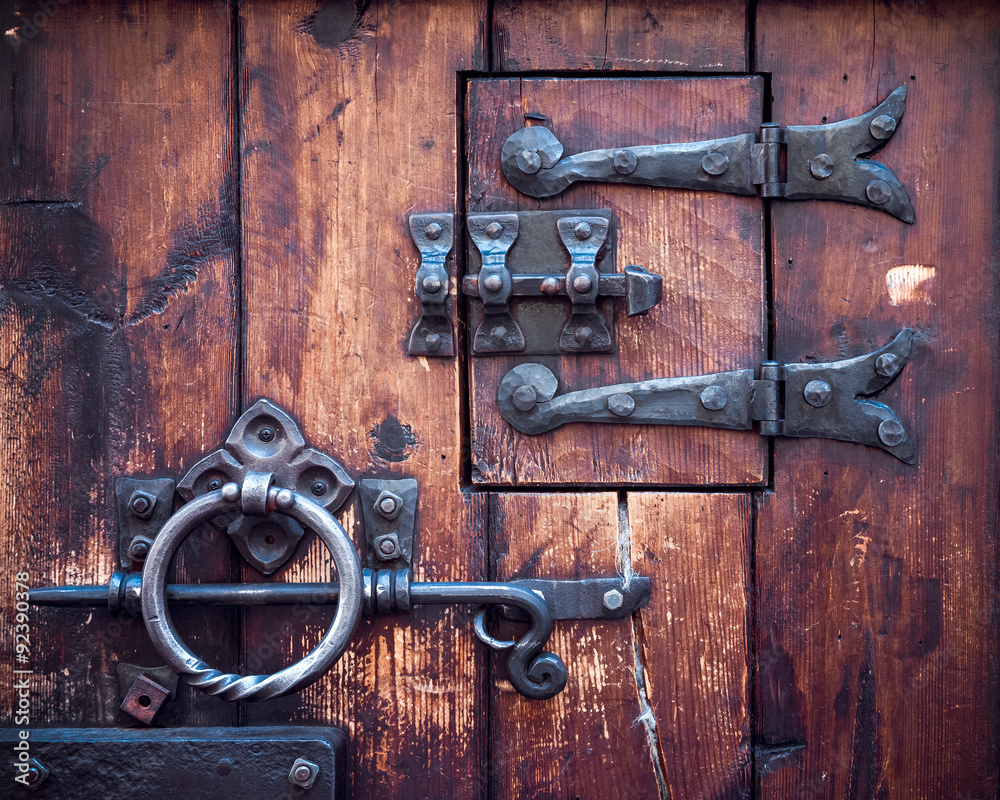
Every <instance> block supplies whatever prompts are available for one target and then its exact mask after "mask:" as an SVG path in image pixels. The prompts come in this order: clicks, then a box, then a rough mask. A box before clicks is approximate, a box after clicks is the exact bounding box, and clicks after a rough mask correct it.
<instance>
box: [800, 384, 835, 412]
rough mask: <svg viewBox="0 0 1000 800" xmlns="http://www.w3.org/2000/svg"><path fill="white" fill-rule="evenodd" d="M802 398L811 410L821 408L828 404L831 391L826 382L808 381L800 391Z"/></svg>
mask: <svg viewBox="0 0 1000 800" xmlns="http://www.w3.org/2000/svg"><path fill="white" fill-rule="evenodd" d="M802 396H803V397H804V398H805V399H806V402H807V403H808V404H809V405H811V406H812V407H813V408H822V407H823V406H825V405H826V404H827V403H829V402H830V398H831V397H832V396H833V389H831V388H830V384H828V383H827V382H826V381H809V383H807V384H806V385H805V388H803V390H802Z"/></svg>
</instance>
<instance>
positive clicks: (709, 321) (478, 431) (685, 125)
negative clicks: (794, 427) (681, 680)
mask: <svg viewBox="0 0 1000 800" xmlns="http://www.w3.org/2000/svg"><path fill="white" fill-rule="evenodd" d="M762 86H763V83H762V81H761V79H759V78H756V77H746V78H712V79H693V78H674V79H623V80H617V79H616V80H607V79H527V78H525V79H516V78H515V79H499V80H473V81H471V82H470V84H469V93H468V99H467V105H468V112H467V119H466V130H467V137H466V141H467V147H468V165H469V172H468V174H469V179H468V187H469V211H470V212H480V211H506V210H531V209H552V208H569V209H576V208H611V209H613V210H614V213H615V215H616V218H617V220H618V228H617V231H616V236H617V238H618V261H619V267H618V268H619V270H621V269H623V268H624V265H626V264H641V265H643V266H645V267H646V268H647V269H648V270H650V271H651V272H655V273H658V274H660V275H662V276H663V284H664V288H663V302H662V303H661V304H660V305H658V306H657V307H655V308H654V309H653V310H652V311H651V312H650V313H649V314H648V315H647V316H643V317H632V318H627V317H626V316H625V315H624V313H616V315H615V327H616V329H617V334H616V335H617V337H618V346H619V352H618V353H613V354H600V355H587V356H583V357H581V356H564V357H556V356H544V357H541V358H538V357H532V358H527V357H508V356H491V357H478V358H475V359H473V360H472V362H471V367H470V373H471V379H470V385H471V392H472V400H471V403H472V468H473V471H472V478H473V481H474V482H476V483H480V484H583V485H586V484H592V483H612V484H615V483H628V484H636V483H639V484H643V483H646V484H658V485H667V484H682V485H684V484H743V483H751V484H752V483H760V482H762V481H763V480H764V471H765V469H766V461H767V443H766V441H764V440H762V438H761V437H760V436H758V435H757V434H756V433H753V432H749V431H748V432H735V431H722V430H713V429H707V428H670V427H665V426H637V425H625V424H622V425H590V426H587V425H583V424H578V425H569V426H565V427H563V428H560V429H558V430H556V431H553V432H551V433H546V434H545V435H542V436H524V435H521V434H518V433H517V432H516V431H514V430H513V428H511V426H510V425H509V424H508V423H507V422H506V421H505V420H504V419H503V418H502V417H501V416H500V412H499V410H498V409H497V403H496V391H497V386H498V384H499V382H500V380H501V379H502V377H503V376H504V375H505V374H506V372H507V371H508V370H509V369H510V368H511V367H513V366H514V364H515V363H520V362H522V361H526V360H536V361H537V360H542V361H545V363H546V365H547V366H549V367H550V368H551V369H552V370H553V372H555V374H556V376H557V377H558V378H559V380H560V384H561V386H562V390H563V391H570V390H575V389H585V388H591V387H594V386H603V385H608V384H612V383H620V382H630V381H639V380H646V379H649V378H658V377H672V376H677V375H701V374H704V373H707V372H716V371H719V370H730V369H741V368H746V367H754V366H757V365H759V364H760V362H761V361H762V360H763V359H764V357H765V353H764V341H763V326H764V298H763V293H764V269H763V216H762V210H761V209H762V206H761V201H760V200H758V199H757V198H753V197H737V196H734V195H726V194H720V193H716V192H692V191H681V190H673V189H671V190H666V189H657V188H651V187H643V186H626V185H618V184H603V183H580V184H576V185H574V186H572V187H571V188H570V189H568V190H567V191H566V192H564V193H563V194H562V195H559V196H558V197H554V198H551V199H548V200H541V201H539V200H534V199H532V198H530V197H527V196H524V195H519V194H518V193H517V192H516V191H515V190H514V189H513V188H512V187H511V186H510V185H509V184H508V183H507V182H506V180H505V179H504V177H503V174H502V172H501V169H500V162H499V153H500V149H501V147H502V146H503V142H504V141H505V140H506V139H507V137H508V136H509V135H510V134H511V133H513V132H514V131H516V130H518V129H520V128H521V127H522V126H523V125H524V114H525V113H528V112H539V113H542V114H544V115H545V116H546V117H547V119H548V120H549V121H548V122H546V123H545V124H546V125H547V126H550V127H551V128H552V130H553V131H554V132H555V133H556V135H557V136H558V138H559V140H560V141H561V142H562V143H563V144H564V145H565V148H566V152H567V153H575V152H581V151H584V150H588V149H593V148H594V147H621V146H626V145H646V144H658V143H663V142H676V141H692V140H698V139H709V138H714V137H719V136H730V135H734V134H737V133H745V132H747V131H751V130H753V129H754V127H755V126H757V125H759V124H760V120H761V90H762ZM665 109H666V111H665Z"/></svg>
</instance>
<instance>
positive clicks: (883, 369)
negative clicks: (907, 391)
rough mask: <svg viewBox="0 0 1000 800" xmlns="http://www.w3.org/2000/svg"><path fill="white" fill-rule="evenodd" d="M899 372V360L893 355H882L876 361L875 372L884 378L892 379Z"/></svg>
mask: <svg viewBox="0 0 1000 800" xmlns="http://www.w3.org/2000/svg"><path fill="white" fill-rule="evenodd" d="M899 370H900V365H899V359H898V358H897V357H896V355H895V354H893V353H882V355H880V356H879V357H878V358H876V359H875V371H876V372H877V373H878V374H879V375H881V376H882V377H883V378H891V377H893V376H894V375H895V374H896V373H897V372H899Z"/></svg>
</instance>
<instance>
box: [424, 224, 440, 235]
mask: <svg viewBox="0 0 1000 800" xmlns="http://www.w3.org/2000/svg"><path fill="white" fill-rule="evenodd" d="M442 231H444V228H442V227H441V225H440V224H438V223H437V222H430V223H428V224H427V227H426V228H424V236H426V237H427V238H428V239H440V238H441V233H442Z"/></svg>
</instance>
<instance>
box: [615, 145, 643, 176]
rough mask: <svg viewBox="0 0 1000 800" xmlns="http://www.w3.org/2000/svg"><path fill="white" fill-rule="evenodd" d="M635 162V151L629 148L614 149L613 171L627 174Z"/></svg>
mask: <svg viewBox="0 0 1000 800" xmlns="http://www.w3.org/2000/svg"><path fill="white" fill-rule="evenodd" d="M637 163H639V162H638V160H637V159H636V157H635V153H633V152H632V151H631V150H615V155H614V164H615V172H617V173H618V174H619V175H629V174H630V173H632V172H633V171H634V170H635V166H636V164H637Z"/></svg>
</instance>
